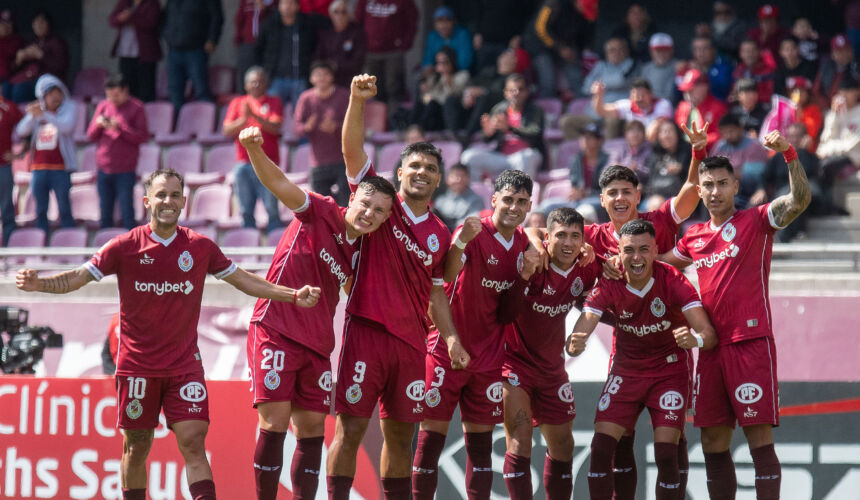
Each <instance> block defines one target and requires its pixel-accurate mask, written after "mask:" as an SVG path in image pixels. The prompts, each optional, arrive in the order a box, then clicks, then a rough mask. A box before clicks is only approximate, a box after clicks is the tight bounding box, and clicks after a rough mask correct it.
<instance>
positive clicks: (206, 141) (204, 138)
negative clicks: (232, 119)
mask: <svg viewBox="0 0 860 500" xmlns="http://www.w3.org/2000/svg"><path fill="white" fill-rule="evenodd" d="M225 116H227V106H222V107H221V111H219V112H218V121H217V122H215V131H214V132H207V133H205V134H201V135H198V136H197V142H199V143H200V144H202V145H203V146H214V145H216V144H226V143H231V142H233V138H232V137H227V136H226V135H224V117H225Z"/></svg>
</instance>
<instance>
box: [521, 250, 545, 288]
mask: <svg viewBox="0 0 860 500" xmlns="http://www.w3.org/2000/svg"><path fill="white" fill-rule="evenodd" d="M541 249H543V250H544V252H546V249H544V248H543V245H541ZM541 263H542V258H541V254H540V250H538V249H536V248H535V247H534V246H530V247H529V248H528V250H526V251H525V252H523V268H522V269H521V270H520V276H521V277H522V278H523V279H524V280H527V279H530V278H531V277H532V275H533V274H534V273H536V272H538V271H539V270H540V269H541V267H542V265H541Z"/></svg>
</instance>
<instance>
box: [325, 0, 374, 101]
mask: <svg viewBox="0 0 860 500" xmlns="http://www.w3.org/2000/svg"><path fill="white" fill-rule="evenodd" d="M328 12H329V19H331V28H329V29H326V30H323V31H321V32H320V35H319V40H317V53H316V56H315V59H316V60H317V61H329V62H331V64H332V65H333V66H334V83H335V85H339V86H341V87H345V88H349V85H350V83H351V82H352V77H353V76H355V75H358V74H360V73H361V69H362V68H363V67H364V57H365V55H366V54H367V39H366V38H365V36H364V28H362V27H361V26H360V25H359V24H358V23H356V22H355V21H353V20H352V13H351V12H350V11H349V7H348V6H347V4H346V2H345V1H344V0H335V1H334V2H332V3H331V5H329V6H328Z"/></svg>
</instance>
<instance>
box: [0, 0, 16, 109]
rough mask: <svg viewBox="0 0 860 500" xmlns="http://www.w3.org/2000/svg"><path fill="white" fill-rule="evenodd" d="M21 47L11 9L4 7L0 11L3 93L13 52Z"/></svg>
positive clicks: (1, 82) (12, 63)
mask: <svg viewBox="0 0 860 500" xmlns="http://www.w3.org/2000/svg"><path fill="white" fill-rule="evenodd" d="M20 48H21V37H20V36H18V34H17V33H15V26H14V24H13V19H12V11H11V10H9V9H5V10H3V11H2V12H0V84H2V85H3V95H4V96H5V97H8V94H6V87H7V86H8V81H9V78H10V77H11V76H12V70H13V69H14V68H15V54H17V53H18V49H20Z"/></svg>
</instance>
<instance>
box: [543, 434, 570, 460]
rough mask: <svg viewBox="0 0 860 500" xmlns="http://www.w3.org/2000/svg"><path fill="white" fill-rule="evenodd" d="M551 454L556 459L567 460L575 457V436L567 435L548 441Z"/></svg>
mask: <svg viewBox="0 0 860 500" xmlns="http://www.w3.org/2000/svg"><path fill="white" fill-rule="evenodd" d="M547 450H548V452H549V456H551V457H552V458H554V459H556V460H561V461H563V462H567V461H570V460H572V459H573V436H572V435H567V436H562V437H560V438H556V439H554V440H553V442H552V443H547Z"/></svg>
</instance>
